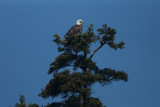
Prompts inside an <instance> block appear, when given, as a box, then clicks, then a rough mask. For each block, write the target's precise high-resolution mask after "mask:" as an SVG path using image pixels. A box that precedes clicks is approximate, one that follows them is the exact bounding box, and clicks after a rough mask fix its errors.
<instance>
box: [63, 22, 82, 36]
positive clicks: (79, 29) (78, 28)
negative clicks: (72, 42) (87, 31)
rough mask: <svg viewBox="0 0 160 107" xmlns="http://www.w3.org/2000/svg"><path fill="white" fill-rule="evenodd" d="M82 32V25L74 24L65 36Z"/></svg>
mask: <svg viewBox="0 0 160 107" xmlns="http://www.w3.org/2000/svg"><path fill="white" fill-rule="evenodd" d="M81 32H82V25H74V26H72V27H71V29H70V30H69V31H68V32H67V33H66V35H65V36H64V37H67V36H72V35H75V34H78V33H81Z"/></svg>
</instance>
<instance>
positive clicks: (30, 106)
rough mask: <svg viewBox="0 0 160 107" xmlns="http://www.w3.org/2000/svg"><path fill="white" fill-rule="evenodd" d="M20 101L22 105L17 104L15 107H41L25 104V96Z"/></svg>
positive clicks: (21, 96)
mask: <svg viewBox="0 0 160 107" xmlns="http://www.w3.org/2000/svg"><path fill="white" fill-rule="evenodd" d="M19 101H20V103H16V104H15V107H39V106H38V105H37V104H35V103H34V104H31V103H30V104H29V105H27V104H26V103H25V96H24V95H20V98H19Z"/></svg>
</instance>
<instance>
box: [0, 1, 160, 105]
mask: <svg viewBox="0 0 160 107" xmlns="http://www.w3.org/2000/svg"><path fill="white" fill-rule="evenodd" d="M77 19H82V20H83V21H84V23H85V24H94V27H95V29H96V28H98V27H101V25H103V24H108V25H109V26H111V27H113V28H115V29H116V30H117V35H116V37H117V42H118V41H121V40H123V41H125V43H126V45H125V46H126V48H125V49H123V50H117V51H114V50H113V49H110V48H108V47H103V48H102V49H101V50H100V51H99V52H98V53H96V55H95V56H94V58H93V59H94V60H95V61H96V62H97V64H98V65H99V67H100V68H104V67H111V68H113V69H116V70H124V71H125V72H126V73H128V77H129V81H128V82H123V81H118V82H113V83H112V84H110V85H109V86H106V87H101V86H99V85H98V84H96V85H95V86H94V87H93V92H95V93H94V96H95V97H98V98H100V100H102V102H103V103H104V105H106V106H108V107H159V106H160V68H159V67H160V47H159V46H160V45H159V41H160V35H159V31H160V1H159V0H0V106H1V107H8V106H13V105H14V104H15V103H16V102H17V101H18V98H19V94H24V95H25V96H26V102H27V103H29V102H31V103H33V102H36V103H38V104H40V105H42V104H46V103H49V102H51V99H42V98H40V97H38V94H39V93H40V92H41V88H44V87H45V85H46V84H47V83H48V81H49V80H50V78H51V77H52V76H51V75H48V74H47V71H48V68H49V64H50V63H51V62H52V61H54V58H55V57H56V56H57V55H58V54H59V53H57V47H56V45H55V44H54V43H53V42H52V39H53V37H52V35H53V34H55V33H58V34H59V35H61V36H62V37H63V36H64V34H65V33H66V32H67V31H68V30H69V29H70V27H71V26H72V25H74V24H75V22H76V20H77ZM84 29H85V27H84ZM93 48H94V47H93ZM95 48H96V47H95Z"/></svg>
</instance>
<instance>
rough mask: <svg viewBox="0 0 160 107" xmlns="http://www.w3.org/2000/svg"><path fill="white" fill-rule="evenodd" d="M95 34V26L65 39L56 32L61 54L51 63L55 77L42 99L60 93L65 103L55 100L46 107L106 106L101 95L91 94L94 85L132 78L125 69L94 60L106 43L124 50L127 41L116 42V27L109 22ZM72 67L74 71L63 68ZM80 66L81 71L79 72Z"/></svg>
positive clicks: (50, 71)
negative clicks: (93, 46)
mask: <svg viewBox="0 0 160 107" xmlns="http://www.w3.org/2000/svg"><path fill="white" fill-rule="evenodd" d="M97 32H98V34H97V35H95V33H94V29H93V25H90V27H89V28H88V29H87V31H86V32H84V33H82V34H76V35H72V36H68V37H67V38H61V37H60V36H59V35H58V34H56V35H54V38H55V39H54V40H53V41H54V42H55V43H56V44H57V46H58V52H60V55H59V56H58V57H56V59H55V61H54V62H52V63H51V64H50V69H49V71H48V74H53V78H52V79H51V80H50V81H49V83H48V84H47V85H46V87H45V89H42V92H41V93H40V94H39V96H41V97H42V98H48V97H52V98H56V97H58V96H60V97H61V98H62V99H63V100H62V101H61V102H53V103H51V104H48V105H46V107H103V104H102V102H101V101H100V100H99V99H98V98H93V97H91V95H92V93H93V92H92V89H91V86H92V85H93V84H94V83H97V82H98V83H100V84H101V85H102V86H104V85H107V84H109V83H111V82H112V81H117V80H123V81H128V76H127V74H126V73H125V72H124V71H116V70H114V69H111V68H103V69H101V68H99V67H98V66H97V65H96V63H95V62H94V61H93V60H92V57H93V56H94V55H95V53H96V52H97V51H98V50H99V49H101V48H102V47H103V46H104V45H108V47H110V48H113V49H114V50H117V49H123V48H124V44H125V43H124V42H123V41H121V42H120V43H115V34H116V30H115V29H113V28H111V27H108V26H107V25H106V24H105V25H103V26H102V28H99V29H98V30H97ZM95 43H99V44H100V45H99V47H97V48H96V49H95V50H91V45H92V44H95ZM66 67H71V68H72V70H73V71H72V70H68V69H65V70H62V68H63V69H64V68H66ZM77 69H79V70H80V71H81V72H78V70H77Z"/></svg>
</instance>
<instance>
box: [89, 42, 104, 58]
mask: <svg viewBox="0 0 160 107" xmlns="http://www.w3.org/2000/svg"><path fill="white" fill-rule="evenodd" d="M103 45H104V44H102V43H101V45H100V46H99V47H98V48H97V49H96V50H94V52H93V53H92V55H91V56H90V57H89V58H92V57H93V56H94V54H95V53H96V52H97V51H98V50H99V49H100V48H102V46H103Z"/></svg>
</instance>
